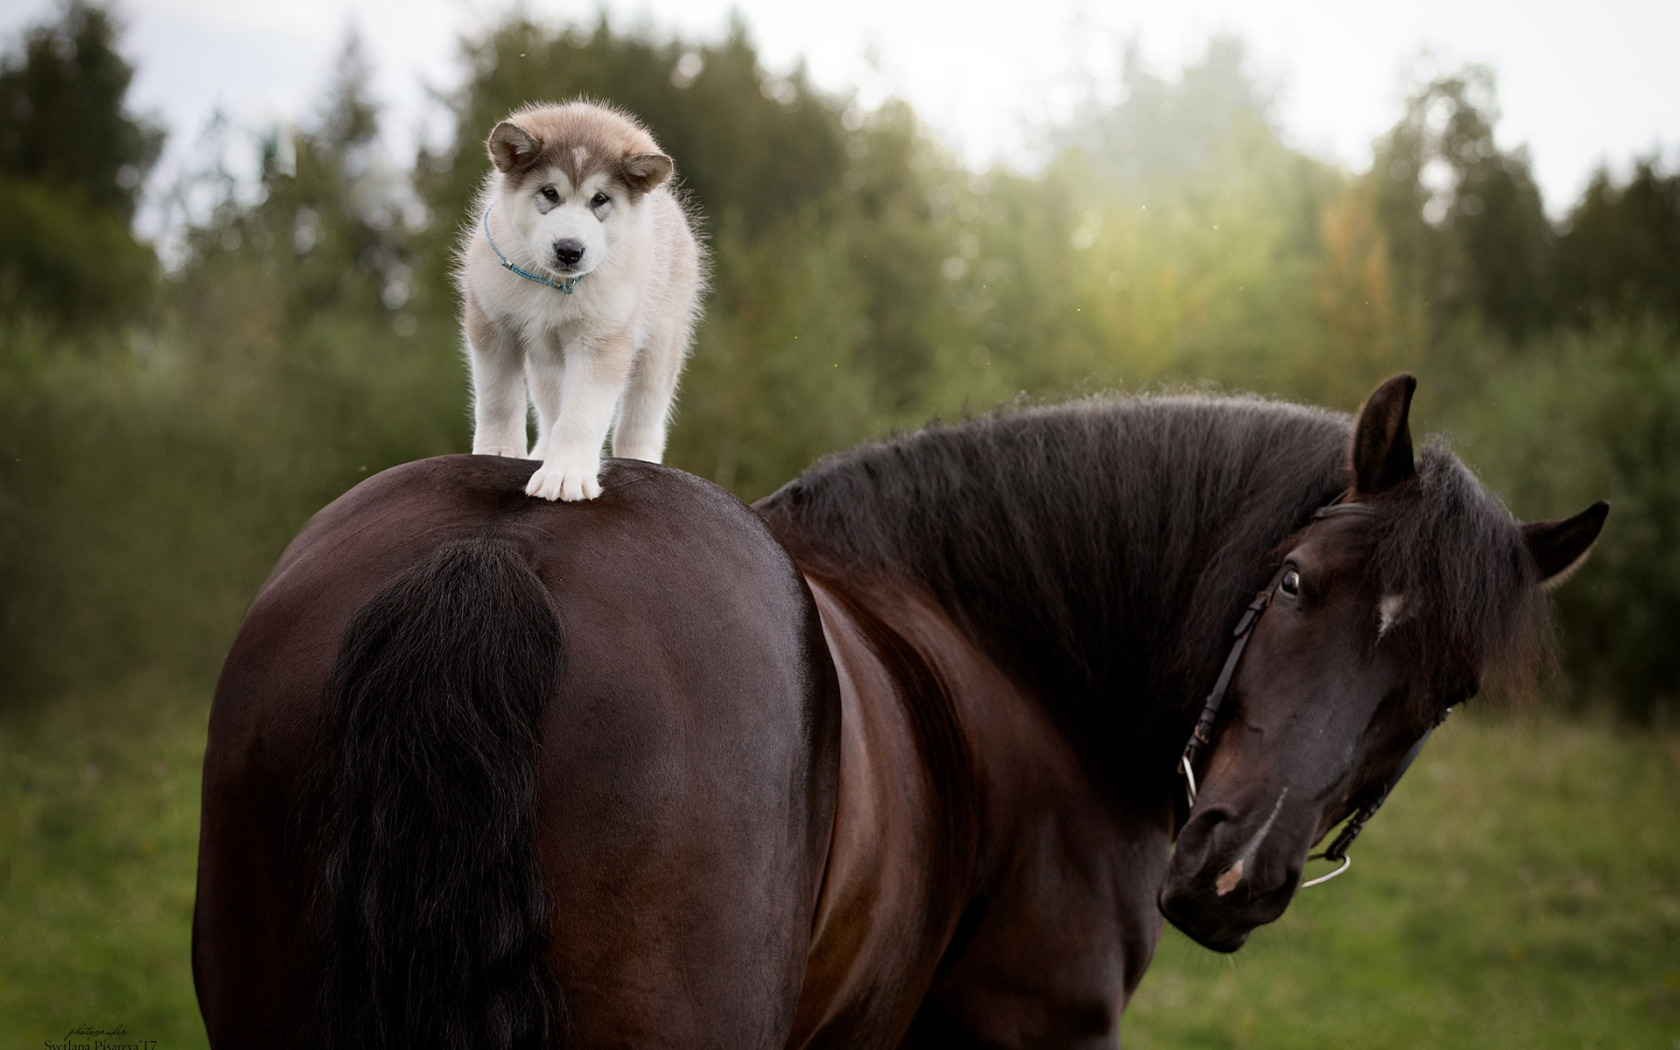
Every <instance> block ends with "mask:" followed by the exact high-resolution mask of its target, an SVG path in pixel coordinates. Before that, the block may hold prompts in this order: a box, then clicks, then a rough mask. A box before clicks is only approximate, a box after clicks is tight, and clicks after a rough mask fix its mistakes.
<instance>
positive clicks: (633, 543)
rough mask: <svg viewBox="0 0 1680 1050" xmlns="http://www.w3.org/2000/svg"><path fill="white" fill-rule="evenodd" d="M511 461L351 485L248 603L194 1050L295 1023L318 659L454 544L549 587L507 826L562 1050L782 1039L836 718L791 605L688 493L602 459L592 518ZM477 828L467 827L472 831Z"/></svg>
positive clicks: (649, 472)
mask: <svg viewBox="0 0 1680 1050" xmlns="http://www.w3.org/2000/svg"><path fill="white" fill-rule="evenodd" d="M532 467H533V464H531V463H527V462H521V461H513V460H499V459H493V458H489V457H468V456H454V457H442V458H439V459H434V460H426V461H422V462H419V463H412V464H408V465H406V466H403V467H398V468H395V469H393V470H390V471H386V472H385V473H383V474H381V475H379V476H377V477H375V478H372V479H369V480H368V481H367V482H364V483H363V484H362V485H360V486H358V487H357V488H356V489H354V490H352V491H351V492H349V493H347V494H346V495H345V496H343V497H342V498H340V499H339V500H338V501H336V502H335V503H333V504H332V505H331V506H329V507H327V508H326V509H325V510H323V511H322V512H321V513H320V514H318V515H317V516H316V518H315V519H314V520H313V521H312V522H311V523H310V525H309V526H308V528H306V529H305V531H304V532H303V533H302V534H301V535H300V536H299V537H298V539H297V540H296V541H295V542H294V543H293V544H292V546H291V547H290V548H288V550H287V552H286V553H285V555H284V556H283V557H282V559H281V561H280V564H279V565H278V566H277V567H276V569H275V571H274V572H273V574H272V575H271V576H270V577H269V580H268V581H267V583H265V585H264V587H263V589H262V591H261V592H260V594H259V595H258V597H257V600H256V601H255V602H254V603H253V605H252V608H251V610H250V612H249V614H248V616H247V619H246V622H245V624H244V626H243V627H242V629H241V631H240V633H239V636H238V638H237V639H236V640H235V643H234V645H233V648H232V650H231V652H230V654H229V657H228V660H227V664H226V666H225V668H224V671H223V676H222V680H221V682H220V684H219V686H218V689H217V695H216V701H215V705H214V707H213V709H212V714H211V724H210V737H209V744H208V749H207V753H206V757H205V780H204V817H203V821H204V823H203V839H202V842H201V847H200V873H199V903H198V909H197V914H196V917H195V948H194V964H195V974H196V977H197V980H198V984H199V993H200V999H201V1003H202V1005H203V1007H204V1010H205V1014H206V1020H207V1023H208V1025H209V1028H210V1032H211V1036H212V1039H213V1040H216V1041H218V1042H226V1043H229V1044H233V1043H239V1044H241V1045H280V1044H283V1043H285V1042H287V1041H288V1038H287V1035H286V1033H288V1032H290V1031H292V1030H293V1027H294V1021H293V1019H294V1018H296V1017H298V1016H301V1015H303V1014H305V1013H307V1012H308V1011H309V1010H311V1009H313V1008H314V1006H313V1004H314V1002H315V1001H316V1000H315V997H316V996H317V994H318V988H317V985H318V984H319V983H320V980H321V977H320V975H321V972H322V963H321V958H322V955H323V954H330V952H331V951H332V950H333V946H331V945H329V946H327V948H326V949H325V951H324V952H323V951H321V950H318V949H317V948H316V946H315V945H313V943H312V941H313V940H314V939H315V937H314V935H313V934H312V933H311V932H310V931H311V929H313V928H314V927H312V925H311V922H312V921H313V920H312V915H313V913H312V912H311V907H312V905H311V899H312V894H315V893H317V892H318V885H319V883H320V880H321V878H322V873H321V871H320V870H318V869H319V866H320V863H319V859H318V858H319V856H320V854H321V849H320V848H319V846H318V844H317V843H316V842H315V841H314V839H313V837H312V836H313V832H314V830H315V829H314V828H312V827H310V826H308V822H309V820H310V819H312V818H311V814H313V813H315V812H317V811H318V810H319V808H320V807H321V806H326V807H329V808H330V806H331V805H332V801H331V800H330V799H325V798H324V797H323V794H322V793H323V791H324V790H325V788H324V787H323V785H321V784H318V783H314V782H312V781H313V780H315V779H318V778H319V771H320V769H322V768H323V761H324V759H323V756H328V757H330V756H331V755H333V754H334V753H335V752H334V749H335V748H338V747H341V746H349V745H344V744H343V742H342V741H339V740H336V739H331V737H332V736H333V734H334V732H336V730H335V729H334V728H332V727H334V726H335V725H336V723H334V722H333V721H332V719H331V718H330V717H328V715H329V712H328V710H327V709H328V708H329V707H330V700H331V696H332V695H333V694H334V690H340V689H341V688H342V683H341V682H340V681H339V678H342V677H343V674H344V671H343V667H344V656H343V654H342V653H341V648H342V647H343V646H345V645H346V644H347V643H346V642H345V638H346V634H347V632H353V629H354V628H355V625H356V624H357V622H358V619H357V618H358V616H362V617H364V618H365V616H366V613H365V611H364V610H367V609H369V608H373V607H378V606H379V605H380V604H381V602H383V603H384V604H386V605H389V604H390V603H391V593H392V588H393V587H395V586H397V585H398V583H399V582H400V581H401V580H403V579H407V578H409V577H413V576H414V575H415V574H416V573H424V572H427V571H429V569H428V566H429V565H430V564H431V563H432V561H433V560H435V559H437V558H439V557H441V556H443V554H446V553H447V552H448V551H449V550H451V549H454V548H455V547H459V546H460V545H463V544H467V545H477V546H478V547H481V548H484V549H490V550H493V551H497V552H501V555H502V556H505V557H506V559H507V560H508V561H509V563H510V564H513V565H514V566H516V569H517V571H519V572H521V573H524V572H526V571H527V570H528V571H529V573H530V574H532V575H534V578H535V579H536V580H538V581H540V584H541V588H542V590H545V591H546V592H547V596H548V602H547V603H546V604H547V606H548V609H545V610H536V611H535V612H534V614H535V615H540V616H543V617H547V616H549V615H552V617H553V619H554V620H555V622H556V623H557V625H558V632H559V635H558V636H559V640H560V644H559V649H560V654H559V658H558V660H557V661H556V662H555V663H554V667H555V669H556V671H555V674H554V675H553V679H552V681H553V686H552V690H551V692H550V695H548V696H547V697H546V698H544V699H543V702H542V703H541V706H540V710H539V712H538V714H537V715H536V716H535V719H536V721H535V725H534V726H533V728H534V730H535V736H536V740H537V742H538V743H537V747H536V755H535V759H534V762H535V765H534V770H535V796H536V806H535V810H536V812H535V816H534V824H533V826H534V828H535V829H536V830H535V832H534V848H535V850H536V853H537V864H538V867H539V869H540V872H541V877H542V881H543V882H544V884H545V886H544V891H545V892H546V893H547V894H548V895H549V897H550V903H551V905H552V907H551V910H549V911H547V912H546V914H548V915H550V916H551V918H550V919H549V923H548V924H549V930H550V933H551V948H550V950H549V956H548V961H549V963H550V964H551V966H552V970H553V974H554V977H555V979H556V980H557V982H558V985H559V987H560V988H561V989H562V993H563V995H564V998H565V1005H566V1012H567V1021H566V1026H565V1027H566V1030H567V1033H568V1044H567V1045H578V1046H590V1045H597V1044H602V1045H604V1044H607V1043H609V1042H611V1043H618V1042H624V1041H629V1042H635V1043H637V1044H638V1045H673V1046H675V1045H695V1044H698V1043H701V1042H705V1043H719V1044H721V1045H731V1046H736V1045H739V1046H752V1045H762V1046H769V1045H776V1044H777V1042H778V1039H779V1037H780V1033H783V1032H785V1029H786V1027H787V1024H788V1023H789V1020H790V1017H791V1012H792V1009H793V1004H794V1001H795V1000H796V998H797V996H798V991H799V984H800V977H801V972H802V968H803V964H804V957H805V951H806V938H807V936H808V930H809V919H810V915H811V912H812V908H813V906H814V902H815V896H816V892H817V883H818V881H819V879H820V877H821V871H822V862H823V857H824V855H825V853H826V849H827V837H828V828H829V822H830V820H831V819H832V795H833V778H834V754H835V744H834V740H835V735H836V732H837V725H836V723H837V718H838V707H837V700H836V697H835V692H834V690H835V686H834V680H833V670H832V665H831V664H830V663H829V662H828V659H827V656H826V654H825V650H824V647H823V643H822V634H821V627H820V625H819V624H818V621H817V619H816V615H815V611H814V608H813V605H812V602H811V598H810V593H809V591H808V590H807V588H806V587H805V584H804V582H803V580H802V578H801V577H800V575H799V573H798V571H797V570H796V569H795V567H794V566H793V563H792V561H791V560H790V559H789V558H788V556H787V554H786V552H785V551H784V550H783V549H782V548H781V547H780V545H779V544H778V543H777V542H776V541H775V540H774V538H772V536H771V535H770V533H769V532H768V531H767V530H766V529H765V528H764V527H763V525H762V524H761V523H760V522H759V520H758V519H757V517H756V516H754V515H753V514H752V512H751V511H749V510H748V509H747V508H745V507H744V506H742V505H741V504H740V503H739V502H737V501H736V500H734V499H733V498H732V497H730V496H729V495H728V494H727V493H724V492H723V491H722V490H719V489H716V488H715V487H712V486H710V485H707V484H706V483H704V482H701V481H699V480H698V479H695V478H692V477H690V476H688V475H684V474H681V473H679V472H676V471H672V470H667V469H665V468H661V467H657V466H653V465H650V464H644V463H632V462H624V461H615V462H612V463H609V465H608V468H607V470H606V472H605V474H604V476H603V482H604V491H603V494H602V495H601V497H600V498H599V499H596V500H593V501H589V502H586V503H569V504H557V503H548V502H545V501H541V500H534V499H531V498H530V497H527V496H525V495H524V493H523V487H524V483H525V479H526V478H527V476H528V475H529V473H530V471H531V469H532ZM440 552H443V553H442V554H440ZM405 574H406V575H405ZM394 581H396V582H394ZM539 593H540V592H539ZM376 599H378V600H377V601H376ZM370 603H372V604H371V605H370ZM485 615H491V612H490V611H486V613H485ZM472 617H473V613H472V610H470V609H469V610H467V611H466V613H465V619H466V621H468V624H467V627H468V629H469V630H471V631H491V632H493V631H496V630H497V624H495V623H471V622H470V621H471V620H472ZM509 633H510V634H512V633H516V632H509ZM445 648H448V646H445ZM519 658H520V653H519V652H518V647H517V646H512V647H511V648H510V649H509V651H508V659H510V660H517V659H519ZM442 659H443V658H442V657H440V660H442ZM419 662H420V663H425V660H424V659H422V660H420V661H419ZM444 662H447V661H444ZM416 670H417V672H421V671H424V670H425V668H424V667H417V668H416ZM475 673H476V672H475ZM335 675H337V676H338V677H337V678H335ZM469 677H470V676H469ZM391 702H392V703H396V702H397V701H396V700H395V699H393V700H392V701H391ZM387 714H388V715H389V717H390V718H391V719H392V721H391V724H392V725H393V726H396V727H398V728H399V729H400V728H402V727H404V726H405V725H406V723H405V721H404V718H405V716H404V713H403V712H401V711H395V712H387ZM312 804H313V805H314V806H315V807H316V808H315V809H312V808H310V807H311V805H312ZM483 819H484V825H485V829H486V834H494V833H495V831H496V828H497V826H498V819H499V815H498V814H495V813H486V814H484V818H483ZM413 848H414V849H415V850H417V851H424V850H426V849H427V848H428V844H427V843H425V842H415V843H413Z"/></svg>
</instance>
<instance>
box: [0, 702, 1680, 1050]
mask: <svg viewBox="0 0 1680 1050" xmlns="http://www.w3.org/2000/svg"><path fill="white" fill-rule="evenodd" d="M204 722H205V695H204V692H203V691H202V690H184V689H181V688H178V687H175V686H172V685H171V684H169V683H166V682H161V681H147V680H141V681H135V682H131V683H128V684H127V685H126V686H124V687H123V688H121V689H116V690H112V691H110V692H109V693H106V694H103V695H85V696H72V697H69V698H66V699H65V700H64V701H63V702H61V703H59V704H58V705H56V706H54V707H52V708H49V709H47V710H43V711H37V712H32V713H27V714H20V713H12V714H10V715H8V716H6V717H4V718H0V1050H11V1048H14V1047H16V1048H24V1047H29V1048H35V1047H39V1046H41V1045H42V1042H43V1040H45V1039H48V1038H51V1039H54V1040H59V1039H62V1038H64V1033H65V1032H67V1031H68V1030H70V1029H71V1028H74V1027H75V1026H77V1025H88V1026H93V1027H114V1026H116V1025H121V1026H123V1027H124V1028H125V1029H126V1030H127V1032H128V1033H129V1034H130V1035H132V1036H134V1037H136V1038H142V1039H155V1040H157V1047H158V1050H182V1048H187V1047H196V1046H202V1045H203V1043H204V1036H203V1031H202V1029H201V1027H200V1025H199V1021H198V1015H197V1010H196V1007H195V1005H194V1000H193V992H192V979H191V973H190V969H189V964H188V954H187V952H188V930H189V924H190V918H191V911H192V899H193V871H194V863H195V850H196V844H197V833H198V765H199V760H200V756H201V754H202V751H203V734H204ZM1354 855H1355V861H1354V867H1353V869H1352V870H1351V871H1350V872H1349V873H1348V874H1347V875H1345V876H1343V877H1342V878H1341V879H1338V880H1336V881H1335V882H1332V883H1329V884H1328V885H1326V886H1323V887H1321V888H1317V889H1314V890H1309V891H1307V892H1305V893H1303V895H1302V896H1301V898H1300V899H1299V900H1297V901H1296V903H1295V904H1294V906H1293V907H1292V908H1291V910H1290V912H1289V914H1288V915H1286V916H1285V917H1284V919H1283V920H1282V921H1280V922H1279V923H1277V924H1276V925H1275V926H1273V927H1271V928H1268V929H1265V930H1262V931H1260V932H1258V933H1257V934H1256V935H1255V937H1254V939H1253V940H1252V941H1251V942H1250V944H1249V946H1248V947H1246V948H1244V949H1243V950H1242V951H1241V952H1240V953H1238V954H1237V955H1236V956H1233V957H1230V958H1227V957H1222V956H1217V955H1214V954H1212V953H1209V952H1206V951H1203V950H1202V949H1200V948H1197V947H1195V946H1194V945H1192V944H1190V943H1189V942H1188V941H1186V940H1185V939H1184V938H1182V937H1180V936H1178V935H1177V934H1176V933H1171V932H1169V934H1168V936H1167V938H1166V939H1165V940H1163V942H1162V945H1161V948H1160V951H1159V953H1158V954H1157V957H1156V961H1155V965H1154V968H1153V969H1152V970H1151V971H1150V974H1149V976H1148V977H1147V978H1145V980H1144V982H1143V986H1142V988H1141V989H1140V990H1139V992H1138V995H1137V998H1136V1000H1135V1001H1134V1003H1133V1005H1132V1008H1131V1010H1130V1011H1129V1012H1128V1014H1127V1015H1126V1020H1125V1023H1124V1025H1123V1028H1122V1031H1123V1034H1124V1037H1125V1043H1126V1045H1127V1046H1128V1047H1130V1048H1131V1050H1158V1048H1223V1047H1233V1048H1235V1047H1274V1048H1296V1047H1299V1048H1308V1047H1311V1048H1314V1050H1319V1048H1323V1047H1347V1048H1373V1047H1466V1048H1468V1047H1476V1048H1478V1050H1486V1048H1497V1047H1510V1048H1517V1047H1521V1048H1538V1047H1570V1048H1581V1047H1606V1048H1609V1047H1615V1048H1625V1047H1626V1048H1632V1047H1644V1048H1653V1050H1680V735H1676V734H1674V733H1672V732H1671V733H1667V734H1662V733H1633V732H1629V731H1625V730H1617V729H1612V728H1606V727H1603V726H1598V725H1588V724H1581V723H1577V722H1569V721H1565V720H1562V719H1560V718H1557V717H1555V716H1521V717H1517V716H1508V717H1495V716H1491V715H1485V714H1483V715H1481V716H1478V715H1477V714H1475V713H1471V714H1467V715H1461V716H1459V717H1457V718H1455V719H1454V720H1453V721H1452V722H1450V723H1449V724H1448V725H1447V726H1446V727H1444V728H1443V729H1442V730H1441V732H1439V733H1438V734H1436V738H1435V740H1434V741H1433V742H1432V743H1431V744H1430V747H1429V750H1428V751H1426V752H1425V753H1424V755H1423V757H1422V758H1421V759H1419V761H1418V763H1417V765H1416V766H1415V767H1414V768H1413V770H1412V772H1411V773H1409V774H1408V775H1407V777H1406V780H1405V782H1404V783H1403V784H1402V785H1401V787H1400V788H1399V789H1398V790H1397V791H1396V793H1395V796H1394V798H1393V799H1392V800H1391V801H1390V803H1389V804H1388V806H1387V807H1386V808H1385V809H1384V810H1383V812H1382V814H1381V815H1380V816H1379V817H1378V818H1377V819H1376V820H1375V821H1373V822H1372V824H1371V826H1370V828H1369V829H1368V830H1367V831H1366V833H1365V835H1364V837H1363V838H1361V840H1360V842H1359V845H1358V847H1357V849H1356V850H1355V851H1354Z"/></svg>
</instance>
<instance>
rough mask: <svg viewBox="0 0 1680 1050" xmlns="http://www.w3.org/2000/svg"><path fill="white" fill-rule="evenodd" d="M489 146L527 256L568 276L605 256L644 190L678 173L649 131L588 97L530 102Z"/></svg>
mask: <svg viewBox="0 0 1680 1050" xmlns="http://www.w3.org/2000/svg"><path fill="white" fill-rule="evenodd" d="M485 148H486V149H487V150H488V151H489V153H490V160H491V162H492V163H494V164H495V165H496V171H497V172H498V173H499V176H498V177H499V182H500V188H499V191H498V192H499V199H500V201H501V203H502V204H503V206H504V207H505V208H506V214H507V215H508V218H509V220H510V221H511V222H512V225H513V227H514V229H515V230H516V231H517V232H518V235H519V244H518V249H519V251H520V254H521V255H523V256H524V258H525V260H526V261H529V262H535V263H536V264H537V265H538V266H541V267H543V268H544V269H546V270H548V271H549V272H551V273H553V274H555V275H557V276H561V277H577V276H580V275H582V274H586V273H589V272H591V271H592V270H595V269H596V268H598V267H599V266H600V265H601V264H602V263H603V262H605V261H606V259H607V258H608V257H609V256H610V255H611V254H612V250H613V248H614V247H616V246H617V245H618V244H619V243H620V242H622V241H623V239H624V238H625V237H626V236H627V235H628V234H629V233H630V231H631V228H632V227H633V225H634V223H635V212H636V205H638V204H639V203H640V202H641V199H642V196H643V195H644V194H646V193H648V192H650V191H652V190H654V189H656V188H657V187H658V186H660V185H661V184H662V183H664V182H665V180H666V179H668V178H670V176H671V158H669V157H667V156H665V154H663V153H661V152H660V150H659V145H658V144H657V143H655V142H654V141H653V136H651V135H649V134H648V132H647V129H645V128H643V127H642V126H641V125H640V124H638V123H637V122H636V121H635V120H634V119H633V118H631V117H630V116H628V115H627V114H624V113H621V112H619V111H617V110H613V109H608V108H607V107H605V106H600V105H596V104H594V103H589V102H571V103H568V104H566V105H564V106H528V107H526V108H525V109H522V110H519V111H518V112H516V113H514V114H512V115H511V116H509V117H508V118H507V119H506V120H504V121H502V122H501V123H499V124H497V125H496V126H495V128H494V129H492V130H491V132H490V138H489V139H488V141H486V143H485Z"/></svg>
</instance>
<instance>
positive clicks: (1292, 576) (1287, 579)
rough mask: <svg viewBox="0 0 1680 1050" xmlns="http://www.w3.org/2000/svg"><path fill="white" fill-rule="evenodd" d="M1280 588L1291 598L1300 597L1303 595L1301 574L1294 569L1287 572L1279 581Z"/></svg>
mask: <svg viewBox="0 0 1680 1050" xmlns="http://www.w3.org/2000/svg"><path fill="white" fill-rule="evenodd" d="M1278 590H1280V591H1282V592H1283V593H1285V594H1287V595H1289V596H1290V597H1291V598H1299V597H1300V596H1301V574H1300V573H1299V572H1296V571H1295V570H1294V569H1290V570H1288V571H1287V572H1285V573H1284V574H1283V579H1281V580H1279V581H1278Z"/></svg>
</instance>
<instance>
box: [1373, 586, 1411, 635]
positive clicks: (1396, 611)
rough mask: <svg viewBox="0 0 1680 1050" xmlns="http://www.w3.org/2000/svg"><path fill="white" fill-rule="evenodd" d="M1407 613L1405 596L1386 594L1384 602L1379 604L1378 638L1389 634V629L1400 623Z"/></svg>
mask: <svg viewBox="0 0 1680 1050" xmlns="http://www.w3.org/2000/svg"><path fill="white" fill-rule="evenodd" d="M1405 613H1406V596H1405V595H1404V594H1385V595H1383V599H1382V601H1380V602H1378V603H1377V617H1378V619H1377V637H1378V638H1381V637H1382V636H1383V635H1385V634H1387V633H1388V629H1389V628H1390V627H1393V626H1394V625H1395V624H1397V623H1399V622H1400V617H1402V616H1404V615H1405Z"/></svg>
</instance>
